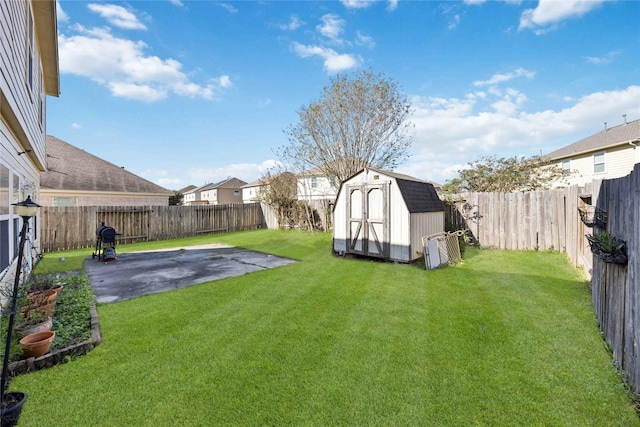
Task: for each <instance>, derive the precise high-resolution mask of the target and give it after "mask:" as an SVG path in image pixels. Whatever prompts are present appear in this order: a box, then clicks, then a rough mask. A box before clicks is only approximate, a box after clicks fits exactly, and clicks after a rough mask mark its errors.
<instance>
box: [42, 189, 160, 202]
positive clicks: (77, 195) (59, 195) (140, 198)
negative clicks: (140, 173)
mask: <svg viewBox="0 0 640 427" xmlns="http://www.w3.org/2000/svg"><path fill="white" fill-rule="evenodd" d="M57 199H67V200H69V199H73V201H74V204H69V205H66V206H169V197H168V196H158V195H148V194H122V193H114V194H111V195H109V194H101V195H97V194H95V193H83V192H64V191H61V192H51V191H49V192H46V193H45V192H42V193H41V195H40V201H39V202H38V203H40V204H41V205H42V206H60V204H59V203H56V200H57Z"/></svg>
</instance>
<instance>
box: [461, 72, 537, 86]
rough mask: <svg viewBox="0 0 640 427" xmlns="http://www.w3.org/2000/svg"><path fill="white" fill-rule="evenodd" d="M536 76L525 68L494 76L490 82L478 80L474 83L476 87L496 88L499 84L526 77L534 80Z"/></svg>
mask: <svg viewBox="0 0 640 427" xmlns="http://www.w3.org/2000/svg"><path fill="white" fill-rule="evenodd" d="M535 75H536V73H535V72H533V71H528V70H525V69H524V68H518V69H516V70H515V71H513V72H511V73H504V74H494V75H493V76H491V78H490V79H489V80H477V81H475V82H473V85H474V86H495V85H497V84H499V83H504V82H508V81H509V80H513V79H515V78H518V77H526V78H528V79H532V78H533V77H534V76H535Z"/></svg>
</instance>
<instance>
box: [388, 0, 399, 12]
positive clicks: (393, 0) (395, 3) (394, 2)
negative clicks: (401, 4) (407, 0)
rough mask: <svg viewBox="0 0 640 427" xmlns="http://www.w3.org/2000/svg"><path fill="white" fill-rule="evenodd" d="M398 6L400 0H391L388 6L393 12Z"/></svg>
mask: <svg viewBox="0 0 640 427" xmlns="http://www.w3.org/2000/svg"><path fill="white" fill-rule="evenodd" d="M397 8H398V0H389V5H388V6H387V10H388V11H389V12H392V11H394V10H396V9H397Z"/></svg>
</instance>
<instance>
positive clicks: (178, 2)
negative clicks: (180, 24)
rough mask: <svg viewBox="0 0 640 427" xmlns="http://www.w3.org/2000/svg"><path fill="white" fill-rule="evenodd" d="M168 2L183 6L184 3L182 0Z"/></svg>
mask: <svg viewBox="0 0 640 427" xmlns="http://www.w3.org/2000/svg"><path fill="white" fill-rule="evenodd" d="M169 2H170V3H171V4H174V5H176V6H184V4H183V3H182V1H181V0H169Z"/></svg>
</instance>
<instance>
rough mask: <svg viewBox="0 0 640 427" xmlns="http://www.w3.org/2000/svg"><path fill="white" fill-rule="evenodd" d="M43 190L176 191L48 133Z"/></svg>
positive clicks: (162, 192) (154, 192) (143, 192)
mask: <svg viewBox="0 0 640 427" xmlns="http://www.w3.org/2000/svg"><path fill="white" fill-rule="evenodd" d="M46 153H47V171H46V172H43V173H42V174H40V187H41V188H42V189H53V190H67V191H90V192H116V193H129V194H131V193H136V194H141V193H142V194H161V195H172V194H173V192H172V191H170V190H167V189H166V188H163V187H161V186H159V185H157V184H154V183H153V182H151V181H147V180H146V179H144V178H141V177H139V176H138V175H135V174H133V173H131V172H129V171H127V170H125V169H123V168H121V167H119V166H116V165H114V164H113V163H109V162H107V161H106V160H103V159H101V158H99V157H96V156H94V155H93V154H89V153H87V152H86V151H84V150H81V149H79V148H77V147H74V146H73V145H71V144H69V143H68V142H65V141H63V140H61V139H58V138H56V137H54V136H51V135H47V139H46Z"/></svg>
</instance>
